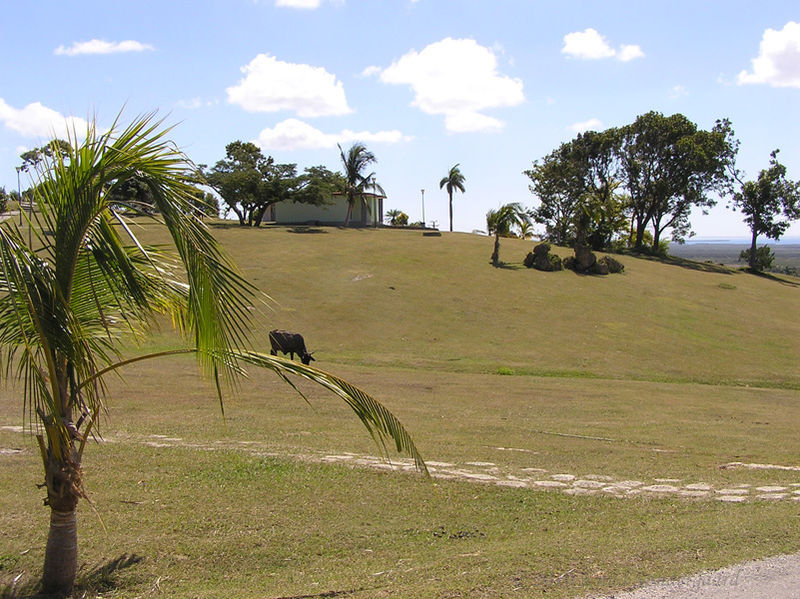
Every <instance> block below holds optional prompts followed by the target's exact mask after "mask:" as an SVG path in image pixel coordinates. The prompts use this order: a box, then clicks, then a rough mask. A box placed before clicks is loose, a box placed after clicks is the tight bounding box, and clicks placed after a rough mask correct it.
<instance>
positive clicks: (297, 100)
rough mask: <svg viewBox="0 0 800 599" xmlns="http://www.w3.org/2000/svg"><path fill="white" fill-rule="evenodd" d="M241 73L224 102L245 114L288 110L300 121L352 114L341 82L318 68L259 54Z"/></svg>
mask: <svg viewBox="0 0 800 599" xmlns="http://www.w3.org/2000/svg"><path fill="white" fill-rule="evenodd" d="M241 70H242V72H243V73H244V75H245V76H244V79H242V80H241V81H240V82H239V84H238V85H235V86H233V87H229V88H228V89H227V92H228V101H229V102H231V103H232V104H238V105H240V106H241V107H242V108H244V109H245V110H247V111H250V112H278V111H281V110H288V111H292V112H295V113H296V114H297V115H298V116H301V117H304V118H310V117H317V116H334V115H342V114H349V113H351V112H352V110H351V109H350V107H349V106H348V105H347V99H346V98H345V95H344V86H343V85H342V82H341V81H337V80H336V76H335V75H332V74H331V73H329V72H328V71H326V70H325V69H324V68H322V67H313V66H311V65H307V64H295V63H291V62H283V61H281V60H278V59H277V58H275V57H274V56H271V55H269V54H259V55H258V56H256V57H255V58H254V59H253V60H251V61H250V63H249V64H248V65H246V66H244V67H242V69H241Z"/></svg>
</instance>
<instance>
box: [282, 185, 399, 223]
mask: <svg viewBox="0 0 800 599" xmlns="http://www.w3.org/2000/svg"><path fill="white" fill-rule="evenodd" d="M363 198H364V201H362V200H361V199H356V203H355V205H354V206H353V214H352V215H351V216H350V226H351V227H377V226H379V225H381V224H382V223H383V200H384V199H386V196H385V195H381V194H376V193H365V194H363ZM364 204H366V207H367V209H366V211H365V210H363V206H364ZM267 217H268V219H269V220H272V221H274V222H275V223H276V224H278V225H308V224H313V225H328V226H341V225H343V224H344V220H345V218H346V217H347V196H346V195H344V194H336V195H334V196H333V198H332V203H330V204H323V205H321V206H314V205H311V204H301V203H295V202H280V203H278V204H275V205H274V206H272V209H271V214H268V215H267Z"/></svg>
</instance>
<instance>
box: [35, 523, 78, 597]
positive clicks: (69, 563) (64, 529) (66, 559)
mask: <svg viewBox="0 0 800 599" xmlns="http://www.w3.org/2000/svg"><path fill="white" fill-rule="evenodd" d="M76 511H77V509H76V508H73V509H72V510H70V511H66V512H62V511H59V510H56V509H52V510H51V511H50V531H49V532H48V535H47V548H46V549H45V554H44V571H43V573H42V586H43V587H44V590H45V592H48V593H64V594H65V593H69V592H70V591H71V590H72V585H73V584H74V582H75V575H76V574H77V572H78V521H77V518H76Z"/></svg>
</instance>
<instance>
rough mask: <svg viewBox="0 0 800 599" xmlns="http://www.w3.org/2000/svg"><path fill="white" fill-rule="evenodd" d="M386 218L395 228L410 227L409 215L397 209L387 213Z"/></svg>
mask: <svg viewBox="0 0 800 599" xmlns="http://www.w3.org/2000/svg"><path fill="white" fill-rule="evenodd" d="M386 218H387V219H388V221H389V224H390V225H391V226H393V227H405V226H406V225H408V214H406V213H405V212H403V211H402V210H397V209H396V208H394V209H392V210H387V211H386Z"/></svg>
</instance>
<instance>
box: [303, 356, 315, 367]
mask: <svg viewBox="0 0 800 599" xmlns="http://www.w3.org/2000/svg"><path fill="white" fill-rule="evenodd" d="M312 360H314V356H312V355H311V354H309V353H307V354H306V355H304V356H300V361H301V362H303V364H305V365H306V366H308V363H309V362H311V361H312Z"/></svg>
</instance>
